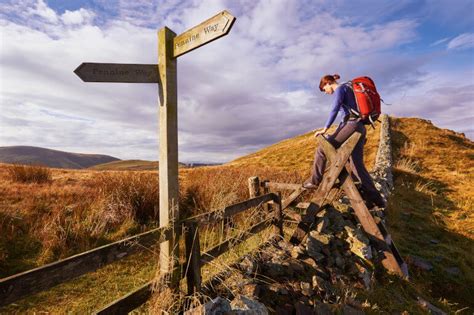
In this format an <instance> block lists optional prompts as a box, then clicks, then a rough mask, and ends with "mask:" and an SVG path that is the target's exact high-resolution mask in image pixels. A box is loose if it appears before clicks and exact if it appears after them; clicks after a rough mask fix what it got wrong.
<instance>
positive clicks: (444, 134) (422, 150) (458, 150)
mask: <svg viewBox="0 0 474 315" xmlns="http://www.w3.org/2000/svg"><path fill="white" fill-rule="evenodd" d="M391 122H392V138H393V148H394V160H395V170H394V177H395V190H394V192H393V194H392V196H391V197H390V200H389V208H388V228H389V230H390V232H391V233H392V235H393V237H394V239H395V241H396V242H397V245H398V246H399V249H400V250H401V252H402V254H403V255H408V254H409V255H416V256H421V257H423V258H425V259H427V260H428V261H430V262H431V263H432V264H433V266H434V268H433V270H432V271H431V272H426V271H420V270H417V269H416V268H415V267H414V266H411V268H410V271H411V275H412V278H411V282H412V284H413V285H414V286H415V287H416V288H417V290H418V292H425V293H426V294H430V295H432V296H433V297H434V298H435V300H436V299H438V304H439V306H442V307H444V308H445V309H450V310H453V311H454V310H457V309H462V308H465V307H471V311H470V312H472V310H473V309H474V303H473V301H474V296H473V293H472V288H473V287H474V207H473V201H474V177H473V175H474V159H473V156H474V143H473V142H472V141H470V140H469V139H467V138H465V137H464V136H463V135H461V134H458V133H455V132H453V131H450V130H445V129H440V128H437V127H435V126H433V125H432V124H431V123H430V122H429V121H426V120H422V119H416V118H392V119H391ZM437 242H439V243H437ZM449 268H451V269H449ZM452 268H458V270H459V275H456V274H455V273H453V274H450V272H449V271H450V270H452ZM464 312H466V313H469V311H468V310H466V309H465V310H464Z"/></svg>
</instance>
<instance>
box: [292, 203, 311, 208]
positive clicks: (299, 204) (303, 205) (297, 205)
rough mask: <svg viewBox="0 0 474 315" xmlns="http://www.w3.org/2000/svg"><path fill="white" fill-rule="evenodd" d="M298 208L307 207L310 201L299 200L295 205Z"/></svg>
mask: <svg viewBox="0 0 474 315" xmlns="http://www.w3.org/2000/svg"><path fill="white" fill-rule="evenodd" d="M295 207H296V208H300V209H306V208H308V207H309V202H298V203H297V204H296V205H295Z"/></svg>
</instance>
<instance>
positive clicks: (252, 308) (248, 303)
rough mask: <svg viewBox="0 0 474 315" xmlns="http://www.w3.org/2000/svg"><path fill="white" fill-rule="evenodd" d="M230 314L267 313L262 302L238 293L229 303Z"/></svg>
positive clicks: (259, 314) (252, 314) (253, 314)
mask: <svg viewBox="0 0 474 315" xmlns="http://www.w3.org/2000/svg"><path fill="white" fill-rule="evenodd" d="M230 306H231V307H232V314H235V315H267V314H268V309H267V308H266V307H265V305H263V304H262V303H260V302H258V301H255V300H252V299H250V298H248V297H246V296H245V295H239V296H237V297H236V298H235V299H233V300H232V302H231V303H230Z"/></svg>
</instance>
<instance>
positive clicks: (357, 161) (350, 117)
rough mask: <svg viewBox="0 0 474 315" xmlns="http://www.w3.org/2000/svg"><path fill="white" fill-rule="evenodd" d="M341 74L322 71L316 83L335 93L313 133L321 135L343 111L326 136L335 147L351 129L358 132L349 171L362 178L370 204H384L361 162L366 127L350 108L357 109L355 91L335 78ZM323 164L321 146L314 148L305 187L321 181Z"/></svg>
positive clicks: (311, 187) (366, 199) (323, 157)
mask: <svg viewBox="0 0 474 315" xmlns="http://www.w3.org/2000/svg"><path fill="white" fill-rule="evenodd" d="M339 78H340V76H339V75H338V74H334V75H325V76H324V77H322V78H321V81H320V83H319V90H320V91H321V92H323V91H324V93H326V94H334V101H333V105H332V108H331V113H330V114H329V118H328V120H327V122H326V125H325V126H324V129H323V130H320V131H317V132H316V133H315V134H314V136H315V137H317V136H319V135H324V134H325V133H326V131H327V130H328V128H329V127H330V126H331V124H332V123H333V122H334V120H335V119H336V116H337V114H338V113H339V112H340V111H342V112H343V113H344V118H343V120H342V121H341V123H340V124H339V126H338V127H337V129H336V131H335V132H334V133H333V134H331V135H329V136H327V137H326V139H327V140H328V141H329V142H330V143H331V144H332V145H333V146H334V147H335V148H336V149H337V148H339V147H340V146H341V145H342V144H343V143H344V141H346V140H347V139H348V138H349V137H350V136H351V135H352V134H353V133H354V132H356V131H358V132H360V133H361V135H362V136H361V137H360V139H359V142H357V144H356V146H355V147H354V150H353V151H352V154H351V158H350V165H351V169H352V172H353V173H354V175H355V176H356V177H357V178H358V179H359V180H360V182H361V188H362V191H361V195H362V196H363V197H364V199H365V201H366V203H367V204H368V207H369V208H372V207H373V205H376V206H378V207H381V208H383V207H385V202H384V200H383V198H382V196H381V195H380V193H379V192H378V191H377V189H376V188H375V185H374V182H373V181H372V177H371V176H370V174H369V172H368V171H367V169H366V168H365V166H364V144H365V142H366V139H365V135H366V130H365V126H364V123H363V122H362V120H361V119H360V118H359V117H358V116H356V115H354V114H352V113H351V111H350V109H353V110H355V111H357V104H356V101H355V97H354V92H353V91H352V89H351V87H349V86H348V85H347V84H339V83H338V82H337V80H338V79H339ZM325 167H326V156H325V155H324V151H323V150H322V149H321V147H318V149H317V150H316V152H315V155H314V162H313V168H312V174H311V177H310V178H309V179H307V180H306V181H305V182H304V183H303V187H304V188H306V189H315V188H317V187H318V185H319V184H320V183H321V180H322V177H323V173H324V170H325Z"/></svg>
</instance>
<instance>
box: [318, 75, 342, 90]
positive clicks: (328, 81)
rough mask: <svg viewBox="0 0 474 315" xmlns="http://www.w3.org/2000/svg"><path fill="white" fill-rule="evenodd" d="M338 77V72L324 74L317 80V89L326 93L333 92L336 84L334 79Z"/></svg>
mask: <svg viewBox="0 0 474 315" xmlns="http://www.w3.org/2000/svg"><path fill="white" fill-rule="evenodd" d="M339 78H340V76H339V74H333V75H330V74H328V75H325V76H324V77H322V78H321V81H320V82H319V90H320V91H321V92H324V93H326V94H332V93H334V90H335V89H336V86H337V81H336V80H339Z"/></svg>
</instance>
